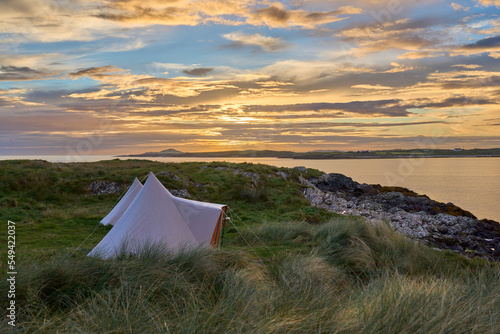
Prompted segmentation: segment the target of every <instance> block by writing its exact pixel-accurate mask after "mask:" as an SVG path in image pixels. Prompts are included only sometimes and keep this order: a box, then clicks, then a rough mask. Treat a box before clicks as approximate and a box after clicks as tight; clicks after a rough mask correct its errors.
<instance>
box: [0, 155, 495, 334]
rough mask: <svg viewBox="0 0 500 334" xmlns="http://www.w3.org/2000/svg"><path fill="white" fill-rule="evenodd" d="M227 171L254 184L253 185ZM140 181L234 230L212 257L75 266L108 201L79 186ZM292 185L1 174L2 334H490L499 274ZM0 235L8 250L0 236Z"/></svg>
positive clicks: (106, 171)
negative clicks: (11, 235)
mask: <svg viewBox="0 0 500 334" xmlns="http://www.w3.org/2000/svg"><path fill="white" fill-rule="evenodd" d="M204 166H208V167H206V168H205V167H204ZM218 167H219V168H218ZM221 167H222V168H221ZM237 169H238V170H241V171H248V172H252V173H257V174H258V175H259V176H260V178H259V182H258V183H257V184H256V183H255V182H253V181H252V179H251V178H250V177H246V176H242V175H241V174H242V173H235V170H237ZM150 170H151V171H153V172H155V173H158V172H160V171H169V172H171V173H174V174H176V175H178V176H179V177H180V178H181V179H182V180H181V181H175V180H174V179H173V178H171V177H170V178H169V177H166V176H165V177H160V180H161V181H162V182H163V183H164V184H165V185H166V186H167V187H170V188H172V189H179V188H181V187H182V188H186V189H187V190H188V191H189V192H190V194H191V195H192V196H193V197H194V198H195V199H201V200H210V201H213V202H220V203H226V204H229V205H230V207H231V208H232V209H233V210H234V211H235V212H236V213H237V214H238V216H239V217H240V218H241V220H240V219H239V218H238V217H236V216H234V215H233V217H232V223H234V226H233V225H230V226H228V227H226V229H225V235H224V244H223V247H222V248H221V249H218V250H213V249H184V250H181V251H177V252H172V251H169V250H168V249H165V248H163V247H161V246H158V245H156V246H155V245H153V246H152V247H150V248H145V249H143V251H142V252H141V253H140V254H136V255H133V256H127V255H122V256H119V257H118V258H116V259H112V260H100V259H96V258H88V257H86V256H85V255H86V253H87V252H88V251H89V250H90V249H91V248H92V247H93V246H94V245H95V244H97V242H98V241H99V240H100V239H101V238H102V237H103V236H104V235H105V233H106V232H107V231H108V230H109V228H106V227H99V228H98V229H97V230H96V231H95V233H94V234H92V236H91V237H90V238H89V239H88V240H86V241H85V242H84V243H83V244H82V242H83V241H84V240H85V238H86V237H87V236H88V235H89V234H90V232H92V230H94V229H95V227H96V226H98V225H97V223H98V222H99V220H100V219H101V218H102V217H103V215H105V214H106V212H107V210H109V209H111V207H112V206H113V204H114V203H115V202H116V200H117V198H118V195H98V196H94V195H91V194H89V193H88V191H86V190H85V186H86V185H87V184H89V183H90V182H92V181H93V180H107V181H113V182H119V183H122V184H128V183H130V182H131V180H132V179H133V177H135V176H139V177H141V176H144V175H146V174H147V172H149V171H150ZM279 170H281V171H285V172H286V173H287V174H288V177H287V179H286V180H285V179H283V178H282V177H281V176H280V175H278V174H277V172H278V171H279ZM308 173H311V175H318V174H319V172H318V171H314V170H309V171H308ZM239 187H240V188H239ZM301 187H302V185H300V183H299V182H298V174H297V171H295V170H289V169H278V168H275V167H271V166H263V165H252V164H226V163H211V164H207V163H186V164H162V163H155V162H149V161H106V162H98V163H78V164H49V163H45V162H39V161H38V162H37V161H7V162H0V206H1V210H0V216H1V217H0V219H2V221H5V222H6V221H7V219H10V220H13V221H16V238H17V239H16V241H17V248H16V251H17V260H18V263H17V271H18V275H17V280H16V303H17V305H18V309H17V312H18V313H17V315H18V320H17V327H15V328H11V329H12V330H11V332H13V333H216V332H217V333H221V332H223V333H226V332H227V333H496V332H497V329H498V328H499V326H500V324H499V320H498V319H500V297H499V296H500V285H499V284H498V282H499V281H500V266H499V265H498V263H491V262H487V261H485V260H482V259H469V258H465V257H462V256H459V255H456V254H454V253H452V252H449V251H438V250H433V249H430V248H428V247H426V246H424V245H422V244H419V243H416V242H414V241H411V240H408V239H407V238H405V237H404V236H402V235H400V234H399V233H397V232H395V231H394V230H393V229H391V228H390V227H389V226H388V225H387V224H385V223H383V222H380V223H378V224H369V223H368V222H367V221H366V220H365V219H364V218H362V217H352V216H339V215H334V214H331V213H328V212H326V211H324V210H320V209H316V208H312V207H310V206H309V205H308V204H307V202H306V201H305V200H304V198H303V196H302V195H301V194H300V189H301ZM235 189H236V190H235ZM238 189H240V190H241V191H240V190H238ZM249 189H250V190H249ZM243 190H245V192H243ZM14 200H15V202H14ZM238 231H239V232H240V233H238ZM0 236H1V238H2V244H4V245H6V242H4V241H5V239H6V228H5V229H3V230H2V231H1V234H0ZM80 244H82V245H81V248H79V249H77V246H78V245H80ZM4 248H5V249H2V250H1V251H2V252H3V253H2V268H4V269H5V268H6V267H5V262H4V259H5V258H6V257H5V252H6V247H4ZM5 278H6V277H2V279H1V281H0V295H1V296H6V294H7V289H8V287H9V286H8V282H7V281H6V279H5ZM7 301H8V300H7V298H0V310H1V311H0V316H1V319H2V320H1V321H2V325H1V326H2V328H7V329H9V327H8V325H7V321H6V320H7V318H6V316H5V312H6V308H7Z"/></svg>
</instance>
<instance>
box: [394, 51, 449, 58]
mask: <svg viewBox="0 0 500 334" xmlns="http://www.w3.org/2000/svg"><path fill="white" fill-rule="evenodd" d="M442 55H443V53H435V52H432V51H414V52H406V53H404V54H402V55H400V56H398V58H399V59H422V58H435V57H439V56H442Z"/></svg>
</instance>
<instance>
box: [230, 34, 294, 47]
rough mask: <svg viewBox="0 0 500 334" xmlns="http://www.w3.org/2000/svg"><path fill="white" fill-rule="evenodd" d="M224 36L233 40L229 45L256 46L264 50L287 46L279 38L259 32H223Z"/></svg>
mask: <svg viewBox="0 0 500 334" xmlns="http://www.w3.org/2000/svg"><path fill="white" fill-rule="evenodd" d="M224 38H226V39H228V40H230V41H232V42H233V44H231V46H233V47H234V46H258V47H261V48H262V49H263V50H264V51H268V52H273V51H278V50H281V49H285V48H287V47H288V45H289V44H288V43H286V42H284V41H283V40H282V39H281V38H276V37H269V36H262V35H261V34H253V35H247V34H244V33H242V32H232V33H229V34H225V35H224Z"/></svg>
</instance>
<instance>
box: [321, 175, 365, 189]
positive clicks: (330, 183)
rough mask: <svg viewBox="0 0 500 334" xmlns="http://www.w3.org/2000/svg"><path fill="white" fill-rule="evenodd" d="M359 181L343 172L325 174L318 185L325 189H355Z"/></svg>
mask: <svg viewBox="0 0 500 334" xmlns="http://www.w3.org/2000/svg"><path fill="white" fill-rule="evenodd" d="M358 186H359V183H357V182H354V181H353V180H352V179H351V178H350V177H347V176H345V175H342V174H337V173H330V174H323V175H322V176H321V177H320V178H319V179H318V181H317V183H316V187H318V189H321V190H323V191H347V192H350V191H354V189H356V188H357V187H358Z"/></svg>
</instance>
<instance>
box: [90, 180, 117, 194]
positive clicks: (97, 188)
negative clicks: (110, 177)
mask: <svg viewBox="0 0 500 334" xmlns="http://www.w3.org/2000/svg"><path fill="white" fill-rule="evenodd" d="M85 189H86V190H89V191H90V192H91V193H92V195H108V194H118V193H120V192H121V191H122V189H123V185H122V184H119V183H118V182H108V181H103V180H98V181H93V182H92V183H91V184H89V185H87V186H86V187H85Z"/></svg>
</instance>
